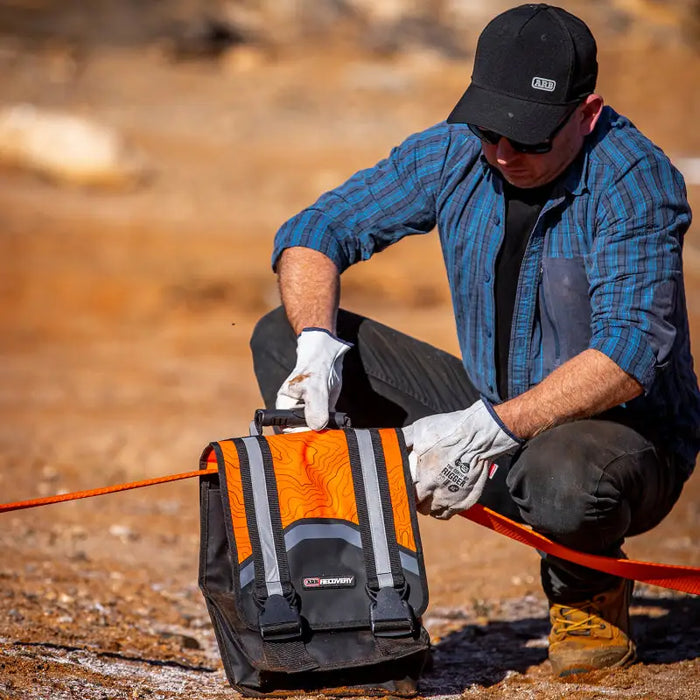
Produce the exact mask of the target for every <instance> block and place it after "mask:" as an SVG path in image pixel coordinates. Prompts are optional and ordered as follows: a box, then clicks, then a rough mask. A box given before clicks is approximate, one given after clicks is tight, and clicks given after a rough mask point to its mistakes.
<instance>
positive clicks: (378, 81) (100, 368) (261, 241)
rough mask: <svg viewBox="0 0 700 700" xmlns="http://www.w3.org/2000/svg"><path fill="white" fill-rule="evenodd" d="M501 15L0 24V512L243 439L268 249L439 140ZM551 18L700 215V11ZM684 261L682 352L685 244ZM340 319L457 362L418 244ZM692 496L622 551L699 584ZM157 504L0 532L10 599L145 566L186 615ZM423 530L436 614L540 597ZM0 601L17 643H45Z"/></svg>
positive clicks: (154, 15) (128, 8)
mask: <svg viewBox="0 0 700 700" xmlns="http://www.w3.org/2000/svg"><path fill="white" fill-rule="evenodd" d="M517 4H519V3H517V2H503V1H501V0H488V1H486V0H424V1H420V0H378V1H373V0H238V1H236V0H91V1H90V2H84V1H82V0H0V76H1V77H0V460H1V461H0V464H1V468H0V494H1V495H2V498H1V500H2V501H10V500H14V499H19V498H25V497H31V496H37V495H47V494H50V493H55V492H60V491H66V490H75V489H79V488H89V487H93V486H101V485H104V484H107V483H115V482H118V481H123V480H129V479H136V478H140V477H150V476H156V475H160V474H163V473H168V472H176V471H187V470H189V469H191V468H196V465H197V461H198V458H199V454H200V452H201V449H202V447H203V446H204V445H205V444H206V443H207V442H209V441H210V440H214V439H220V438H224V437H228V436H232V435H240V434H244V433H245V432H246V431H247V425H248V420H249V419H250V417H251V416H252V413H253V411H254V409H255V408H257V407H259V404H260V401H259V398H258V392H257V388H256V385H255V381H254V378H253V373H252V364H251V361H250V358H249V352H248V338H249V337H250V333H251V330H252V328H253V325H254V323H255V321H256V319H257V318H259V316H260V315H261V314H263V313H264V312H265V311H267V310H269V309H271V308H273V307H274V306H276V305H277V290H276V281H275V278H274V275H273V274H272V272H271V270H270V251H271V245H272V238H273V236H274V233H275V231H276V229H277V228H278V227H279V225H280V224H281V223H283V221H285V220H286V219H287V218H289V217H290V216H292V215H293V214H295V213H296V212H297V211H298V210H299V209H301V208H302V207H304V206H306V205H308V204H310V203H311V202H313V201H314V200H315V199H316V197H317V196H318V195H320V194H321V193H322V192H324V191H325V190H327V189H329V188H331V187H333V186H334V185H336V184H339V183H340V182H342V181H343V180H344V179H345V178H346V177H347V176H349V175H350V174H352V173H353V172H354V171H356V170H357V169H359V168H362V167H366V166H369V165H372V164H373V163H374V162H376V161H377V160H378V159H380V158H382V157H384V156H385V155H386V154H387V153H388V152H389V150H390V148H391V147H392V146H394V145H396V144H397V143H399V142H400V141H401V140H403V139H404V138H405V137H406V136H407V135H409V134H410V133H412V132H414V131H418V130H421V129H423V128H425V127H428V126H430V125H431V124H433V123H435V122H437V121H440V120H442V119H444V118H445V117H446V115H447V114H448V113H449V111H450V110H451V109H452V107H453V106H454V104H455V102H456V101H457V99H458V98H459V97H460V95H461V94H462V92H463V91H464V89H465V87H466V85H467V84H468V82H469V78H470V74H471V62H472V58H473V53H474V48H475V44H476V39H477V37H478V34H479V33H480V31H481V29H482V28H483V26H484V25H485V24H486V23H487V22H488V20H490V19H491V18H492V17H493V16H494V15H495V14H497V13H498V12H500V11H502V10H504V9H506V8H508V7H511V6H515V5H517ZM559 4H561V5H562V6H564V7H565V8H566V9H568V10H570V11H571V12H573V13H575V14H577V15H578V16H580V17H581V18H582V19H584V20H585V21H586V22H587V23H588V24H589V26H590V27H591V29H592V31H593V33H594V35H595V36H596V39H597V41H598V47H599V63H600V78H599V92H601V94H602V95H603V96H604V98H605V100H606V102H607V103H608V104H611V105H612V106H613V107H614V108H615V109H616V110H617V111H619V112H622V113H624V114H626V115H627V116H629V117H630V118H631V119H632V121H633V122H635V123H636V124H637V126H638V127H639V128H640V129H642V131H644V132H645V133H646V134H647V135H648V136H649V137H650V138H651V139H652V140H653V141H655V142H656V143H657V144H658V145H659V146H660V147H661V148H662V149H663V150H664V151H665V152H666V153H667V154H668V155H669V156H670V157H671V158H672V160H673V161H674V162H675V163H676V164H677V166H678V167H679V169H681V171H682V172H683V173H684V174H685V176H686V180H687V184H688V189H689V195H690V199H691V204H693V205H694V208H695V209H696V210H700V165H699V163H700V161H699V160H698V158H700V129H699V128H698V125H699V124H700V89H699V87H698V76H699V75H700V2H699V1H698V0H665V1H664V0H608V1H603V0H586V1H584V0H581V1H578V0H570V1H568V0H566V1H565V0H562V2H561V3H559ZM685 264H686V271H685V272H686V283H687V295H688V304H689V307H690V312H691V325H692V333H693V340H694V343H695V345H697V343H699V342H700V335H699V333H700V325H699V322H700V242H698V235H697V225H694V226H693V228H691V230H690V232H689V233H688V236H687V238H686V246H685ZM342 303H343V305H344V306H346V307H347V308H350V309H353V310H355V311H358V312H360V313H364V314H368V315H371V316H373V317H375V318H377V319H379V320H382V321H384V322H386V323H389V324H391V325H394V326H395V327H398V328H400V329H402V330H405V331H407V332H409V333H412V334H414V335H417V336H418V337H421V338H423V339H425V340H427V341H429V342H432V343H434V344H436V345H438V346H440V347H443V348H445V349H447V350H450V351H453V352H457V343H456V337H455V331H454V324H453V321H452V314H451V304H450V300H449V293H448V290H447V286H446V283H445V279H444V270H443V268H442V261H441V256H440V252H439V249H438V246H437V240H436V237H435V236H424V237H414V238H412V239H410V240H405V241H402V242H401V243H400V244H399V245H397V246H394V247H393V248H392V249H390V250H388V251H386V252H384V253H382V254H380V255H379V256H377V257H376V258H375V259H374V260H373V261H372V262H371V264H369V265H367V264H362V265H358V266H356V267H355V268H353V269H352V270H350V271H349V272H348V273H347V274H346V275H344V278H343V297H342ZM697 481H698V480H697V479H694V480H693V481H692V482H691V484H692V487H691V488H690V490H689V491H688V492H687V495H684V500H682V501H681V503H680V504H679V506H678V507H677V509H676V511H674V518H675V519H674V520H672V521H671V522H670V523H669V524H668V525H665V527H666V530H663V529H662V528H663V527H664V526H662V528H660V529H659V532H660V534H659V535H658V537H654V536H649V537H648V538H639V542H640V544H635V543H632V544H631V550H632V552H633V553H637V554H638V555H639V556H640V557H642V558H655V559H657V560H662V561H672V562H675V563H694V564H695V565H698V563H699V562H698V552H697V549H696V548H694V547H693V545H692V542H693V541H694V538H695V537H696V536H697V534H698V523H699V521H700V515H699V512H698V507H697V506H696V505H695V503H696V500H697V499H696V498H694V497H693V489H694V493H696V494H697V493H698V491H699V490H700V489H698V487H697V486H696V485H695V484H697ZM161 488H162V490H161V491H158V490H154V489H150V490H149V491H148V492H137V493H136V494H134V495H123V496H115V497H109V498H105V499H94V500H93V501H86V502H81V503H74V504H66V505H62V506H54V507H53V510H51V509H42V510H39V511H28V512H21V513H17V514H10V515H8V516H2V517H3V521H2V527H0V542H2V544H3V547H4V548H5V549H4V551H5V552H6V558H5V563H6V573H5V578H6V579H7V580H8V581H9V582H10V583H8V587H9V588H10V589H12V588H13V586H14V587H15V588H16V589H17V590H19V589H21V588H23V589H27V588H28V587H29V588H31V587H32V586H35V587H37V588H36V590H37V591H43V592H44V593H47V591H48V589H47V590H44V589H42V588H41V586H42V585H44V584H41V583H40V578H41V576H44V577H45V576H46V572H45V571H43V569H42V568H41V567H42V566H44V564H39V563H38V562H46V561H49V562H50V565H51V567H54V568H55V567H57V566H59V562H69V564H68V567H69V568H68V569H67V570H66V572H67V573H66V574H65V576H66V577H67V578H66V580H68V581H72V583H71V584H70V586H72V587H73V588H75V586H76V585H77V584H76V583H75V577H76V576H78V574H77V573H76V572H78V571H81V572H84V571H86V570H90V571H93V574H94V576H95V577H96V578H97V579H99V577H100V575H101V574H100V572H104V571H105V569H106V568H108V569H109V570H110V571H112V573H115V572H116V573H118V572H119V571H122V572H124V571H129V572H130V573H129V577H133V576H136V578H137V579H138V575H137V574H135V573H134V572H135V571H142V572H145V573H143V576H144V577H146V578H149V577H150V578H152V576H153V573H152V572H153V570H154V568H155V569H157V570H158V571H159V572H160V573H159V574H158V575H159V576H166V575H165V574H163V573H162V572H163V571H165V570H167V571H170V574H169V575H172V576H174V577H175V580H176V584H177V585H178V586H181V588H182V589H183V590H185V591H186V592H187V593H186V595H187V596H190V598H191V599H192V601H193V602H192V605H193V606H194V605H198V602H197V603H195V602H194V601H195V600H196V601H198V598H197V595H196V591H195V592H193V590H192V587H193V584H194V582H195V580H196V547H197V535H196V531H197V516H198V513H197V508H196V485H194V484H193V483H189V484H180V485H173V486H168V487H161ZM441 527H443V530H440V531H439V533H438V531H437V530H435V524H434V523H430V524H428V525H427V526H426V532H427V534H426V537H427V538H428V539H429V540H430V538H431V537H435V538H436V539H435V542H436V543H437V542H439V541H441V540H440V538H443V537H444V536H445V535H446V533H448V534H449V536H454V538H455V539H454V542H455V545H454V549H452V550H450V551H451V552H452V554H451V555H447V556H442V558H440V556H439V554H438V548H437V547H436V548H435V549H433V550H432V551H428V556H429V557H433V559H432V560H431V561H432V562H434V563H433V564H431V566H433V567H442V568H441V569H440V571H441V575H440V577H439V580H438V579H437V578H436V580H435V581H434V582H433V584H434V585H433V586H432V589H433V600H437V601H438V602H441V603H442V604H451V603H453V602H455V601H458V600H463V599H464V596H465V595H467V597H468V596H469V595H471V596H473V597H474V596H475V597H478V596H480V595H483V592H484V590H487V589H488V588H489V586H493V577H492V576H491V574H492V573H493V571H496V572H499V578H498V585H499V588H498V595H502V596H508V595H521V594H523V593H529V592H533V591H537V590H538V586H537V583H536V555H535V554H534V553H531V552H525V553H523V552H522V549H523V548H519V546H518V545H511V544H510V543H508V542H501V540H499V539H494V540H493V541H491V540H487V541H488V542H492V544H491V545H490V547H487V548H486V549H487V550H488V551H486V550H484V549H482V550H480V551H478V552H476V553H475V552H474V551H473V548H467V544H468V542H466V543H465V542H462V544H459V543H460V541H461V540H463V539H464V538H463V536H462V534H461V533H462V532H464V528H465V527H466V525H465V524H464V523H458V524H457V523H449V524H441ZM431 528H432V529H431ZM655 532H656V531H655ZM431 533H436V534H434V535H433V534H431ZM479 537H480V538H483V537H484V536H483V535H482V534H481V533H479ZM494 537H495V536H494ZM501 539H502V538H501ZM635 542H636V540H635ZM460 547H461V548H460ZM635 548H636V549H635ZM426 549H428V550H429V548H428V547H427V548H426ZM513 561H517V562H526V563H523V567H521V568H518V566H516V567H515V569H516V570H515V572H514V571H513V569H512V563H513ZM70 562H73V564H70ZM465 563H468V564H470V565H473V575H472V576H470V579H469V583H468V593H466V594H465V589H464V586H465V585H467V584H465V583H464V581H462V580H461V576H460V573H459V572H460V571H461V569H462V567H463V566H464V565H465ZM32 567H34V568H32ZM37 567H38V568H37ZM71 567H73V568H71ZM120 567H121V568H120ZM509 567H510V568H509ZM432 570H434V569H431V571H432ZM42 571H43V573H42ZM504 571H505V572H506V573H503V572H504ZM149 572H150V573H149ZM40 575H41V576H40ZM80 575H81V576H82V574H80ZM139 575H140V574H139ZM178 576H179V577H180V578H177V577H178ZM166 579H167V577H166ZM114 580H117V581H119V580H120V579H119V577H118V576H117V578H116V579H114ZM144 580H145V579H144ZM164 580H165V579H164ZM168 580H169V579H168ZM12 581H14V584H12V583H11V582H12ZM66 585H68V584H66ZM119 585H121V584H119ZM119 585H117V584H116V583H115V584H113V590H114V591H117V593H115V594H114V595H118V594H119V595H121V593H119V591H121V590H122V589H121V588H119ZM164 585H166V588H167V586H168V585H170V584H168V583H167V581H166V583H165V584H164ZM173 585H175V584H173ZM115 586H116V588H115ZM71 590H72V589H71ZM178 590H180V589H178ZM64 594H65V595H67V596H68V597H69V598H72V597H75V596H72V595H71V594H70V592H68V593H65V591H64ZM42 595H43V593H42ZM183 595H185V594H183ZM435 596H437V598H436V597H435ZM25 603H26V601H25ZM7 604H8V605H10V606H11V605H13V604H14V605H15V607H12V608H11V609H12V610H18V611H19V612H17V615H18V616H19V617H18V618H16V624H17V625H21V624H25V625H26V623H27V620H32V621H33V622H32V625H33V626H34V627H33V628H34V629H36V630H37V631H36V635H37V636H38V637H41V636H42V635H44V636H46V635H47V634H48V635H49V636H51V634H57V632H56V630H57V629H58V628H59V627H60V625H58V623H57V622H56V619H54V618H50V619H49V620H45V619H44V620H43V622H41V619H43V618H41V616H40V614H39V611H38V610H37V611H35V612H36V616H35V617H32V615H33V613H32V612H31V610H32V608H31V605H29V604H25V605H20V606H19V607H18V605H17V604H16V603H12V602H9V603H7ZM154 605H155V604H154ZM66 606H68V607H70V604H68V603H66ZM201 613H202V611H201V610H199V611H198V613H197V614H201ZM57 614H58V613H57ZM66 616H67V617H69V618H71V619H72V620H77V616H74V615H73V613H66ZM5 619H6V620H9V621H10V622H8V623H7V624H8V625H10V627H7V628H6V629H5V634H10V633H11V630H12V629H13V628H12V627H11V625H12V624H14V622H12V620H13V619H15V618H12V616H10V617H9V618H7V617H6V618H5ZM72 624H73V623H69V622H67V623H66V626H67V629H70V630H72V631H71V632H70V634H72V635H73V636H74V637H75V635H76V634H77V636H78V637H80V635H81V634H83V633H84V632H80V630H78V631H76V628H75V625H73V626H71V625H72ZM113 624H118V623H117V622H116V621H113ZM42 625H44V627H42ZM46 625H49V627H46ZM57 625H58V626H57ZM49 628H51V629H52V630H53V631H52V632H51V633H49V632H47V631H46V630H48V629H49ZM8 630H9V631H8ZM42 630H43V631H42ZM66 634H69V633H68V632H66ZM85 634H87V633H85ZM120 634H122V635H123V630H122V631H121V632H120ZM69 636H70V635H69ZM86 697H87V696H86Z"/></svg>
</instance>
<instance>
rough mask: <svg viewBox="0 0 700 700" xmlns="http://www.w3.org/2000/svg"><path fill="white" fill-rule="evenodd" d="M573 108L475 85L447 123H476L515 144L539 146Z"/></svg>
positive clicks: (458, 104) (472, 85)
mask: <svg viewBox="0 0 700 700" xmlns="http://www.w3.org/2000/svg"><path fill="white" fill-rule="evenodd" d="M570 109H571V104H563V105H553V104H543V103H541V102H530V101H528V100H519V99H517V98H515V97H510V96H509V95H503V94H501V93H497V92H491V91H490V90H485V89H484V88H480V87H479V86H478V85H474V83H472V84H471V85H470V86H469V87H468V88H467V91H466V92H465V93H464V95H462V98H461V99H460V100H459V102H458V103H457V105H456V106H455V108H454V109H453V110H452V112H451V113H450V116H449V117H447V121H448V123H450V124H474V125H476V126H480V127H483V128H484V129H490V130H491V131H495V132H496V133H498V134H501V135H503V136H505V137H507V138H510V139H513V140H514V141H520V142H521V143H525V144H536V143H541V142H542V141H546V140H547V139H548V138H549V136H550V135H551V134H552V132H553V131H554V130H555V129H556V128H557V126H558V125H559V124H560V123H561V120H562V119H564V117H565V116H566V113H567V112H568V111H569V110H570Z"/></svg>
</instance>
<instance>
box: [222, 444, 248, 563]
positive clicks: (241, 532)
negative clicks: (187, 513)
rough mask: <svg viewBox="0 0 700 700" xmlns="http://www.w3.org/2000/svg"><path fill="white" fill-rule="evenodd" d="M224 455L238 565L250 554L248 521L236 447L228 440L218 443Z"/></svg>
mask: <svg viewBox="0 0 700 700" xmlns="http://www.w3.org/2000/svg"><path fill="white" fill-rule="evenodd" d="M219 447H221V451H222V452H223V455H224V463H225V465H226V487H227V490H228V502H229V507H230V508H231V523H232V525H233V537H234V539H235V540H236V550H237V554H238V563H239V564H240V563H241V562H243V561H245V560H246V559H247V558H248V557H249V556H250V555H251V554H252V553H253V547H252V546H251V544H250V535H249V534H248V521H247V520H246V516H245V506H244V505H243V484H242V482H241V467H240V462H239V459H238V452H237V451H236V447H235V445H234V444H233V442H231V441H230V440H225V441H223V442H220V443H219Z"/></svg>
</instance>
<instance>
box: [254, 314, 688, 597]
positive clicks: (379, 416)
mask: <svg viewBox="0 0 700 700" xmlns="http://www.w3.org/2000/svg"><path fill="white" fill-rule="evenodd" d="M338 335H339V337H341V338H342V339H343V340H347V341H349V342H352V343H354V347H353V348H352V349H351V350H350V351H349V352H348V353H347V355H346V356H345V361H344V365H343V388H342V392H341V394H340V398H339V400H338V405H337V409H338V410H339V411H344V412H347V413H348V414H349V415H350V418H351V420H352V423H353V426H355V427H358V428H362V427H376V428H380V427H398V426H404V425H408V424H410V423H412V422H413V421H415V420H416V419H418V418H422V417H424V416H427V415H431V414H434V413H445V412H449V411H457V410H460V409H464V408H467V407H468V406H469V405H471V404H472V403H473V402H474V401H476V400H477V399H478V398H479V394H478V392H477V390H476V389H475V388H474V386H473V385H472V384H471V382H470V381H469V378H468V376H467V374H466V372H465V370H464V367H463V365H462V363H461V361H460V360H459V359H458V358H456V357H454V356H452V355H450V354H449V353H446V352H443V351H442V350H438V349H437V348H434V347H432V346H431V345H428V344H427V343H423V342H420V341H418V340H416V339H414V338H411V337H409V336H407V335H405V334H403V333H399V332H398V331H396V330H393V329H392V328H389V327H387V326H384V325H382V324H380V323H377V322H376V321H372V320H370V319H367V318H364V317H362V316H358V315H357V314H353V313H350V312H347V311H343V310H341V311H340V312H339V314H338ZM251 349H252V351H253V361H254V366H255V373H256V376H257V379H258V383H259V385H260V390H261V392H262V396H263V399H264V401H265V405H266V406H268V407H272V406H274V404H275V397H276V393H277V390H278V389H279V387H280V386H281V385H282V383H283V382H284V380H285V379H286V378H287V376H288V375H289V373H290V372H291V371H292V369H293V367H294V364H295V360H296V336H295V334H294V332H293V331H292V329H291V327H290V326H289V323H288V322H287V318H286V316H285V314H284V311H283V310H282V309H281V308H278V309H276V310H275V311H272V312H271V313H269V314H267V315H266V316H265V317H263V318H262V319H261V320H260V321H259V323H258V325H257V326H256V328H255V331H254V333H253V337H252V339H251ZM684 480H685V473H684V471H683V470H682V469H680V468H677V467H676V465H675V461H674V459H673V458H671V457H669V456H668V455H665V454H663V453H662V451H661V450H659V449H657V446H655V445H654V444H653V443H652V442H651V441H649V440H648V439H646V438H645V437H644V436H642V435H641V434H640V433H639V432H637V431H636V430H635V429H633V428H632V427H630V426H628V425H625V424H624V423H623V422H621V421H620V420H619V419H618V415H617V414H616V412H615V411H611V412H610V413H609V414H605V416H600V417H597V418H595V419H591V420H580V421H576V422H574V423H568V424H565V425H561V426H559V427H555V428H552V429H550V430H547V431H546V432H544V433H542V434H540V435H538V436H537V437H535V438H533V439H532V440H529V441H528V442H527V443H526V445H525V446H524V447H523V448H522V449H521V450H520V451H519V452H518V453H517V454H516V455H515V456H514V457H512V458H511V457H508V458H505V459H501V460H499V468H498V469H497V471H496V474H495V475H494V477H493V478H492V479H491V480H489V481H488V482H487V486H486V488H485V490H484V493H483V495H482V497H481V499H480V503H482V504H483V505H485V506H488V507H489V508H492V509H493V510H496V511H498V512H499V513H502V514H503V515H506V516H508V517H510V518H512V519H514V520H517V521H519V522H524V523H527V524H528V525H530V526H532V527H533V528H534V529H535V530H537V531H538V532H541V533H543V534H546V535H547V536H549V537H551V538H552V539H553V540H555V541H557V542H559V543H561V544H564V545H566V546H569V547H573V548H575V549H579V550H581V551H585V552H591V553H595V554H602V555H606V556H618V555H619V554H620V547H621V545H622V542H623V540H624V538H625V537H626V536H628V535H636V534H639V533H641V532H645V531H647V530H649V529H651V528H653V527H654V526H656V525H657V524H658V523H659V522H661V520H662V519H663V518H664V517H665V516H666V515H667V514H668V512H669V511H670V510H671V508H672V506H673V504H674V503H675V502H676V500H677V499H678V496H679V495H680V492H681V489H682V486H683V483H684ZM541 575H542V585H543V587H544V590H545V593H546V594H547V596H548V598H549V599H550V600H553V601H557V602H561V603H567V602H568V603H570V602H576V601H580V600H586V599H590V598H591V597H592V596H593V595H595V594H597V593H600V592H602V591H604V590H607V589H609V588H611V587H612V586H614V585H615V584H616V583H617V579H616V578H615V577H612V576H609V575H607V574H604V573H601V572H598V571H594V570H592V569H588V568H585V567H582V566H579V565H576V564H572V563H570V562H567V561H564V560H562V559H558V558H555V557H550V556H549V555H547V556H544V557H543V559H542V566H541Z"/></svg>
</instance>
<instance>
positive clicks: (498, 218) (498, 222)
mask: <svg viewBox="0 0 700 700" xmlns="http://www.w3.org/2000/svg"><path fill="white" fill-rule="evenodd" d="M493 223H494V224H496V226H498V224H500V223H501V217H500V216H494V217H493Z"/></svg>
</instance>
